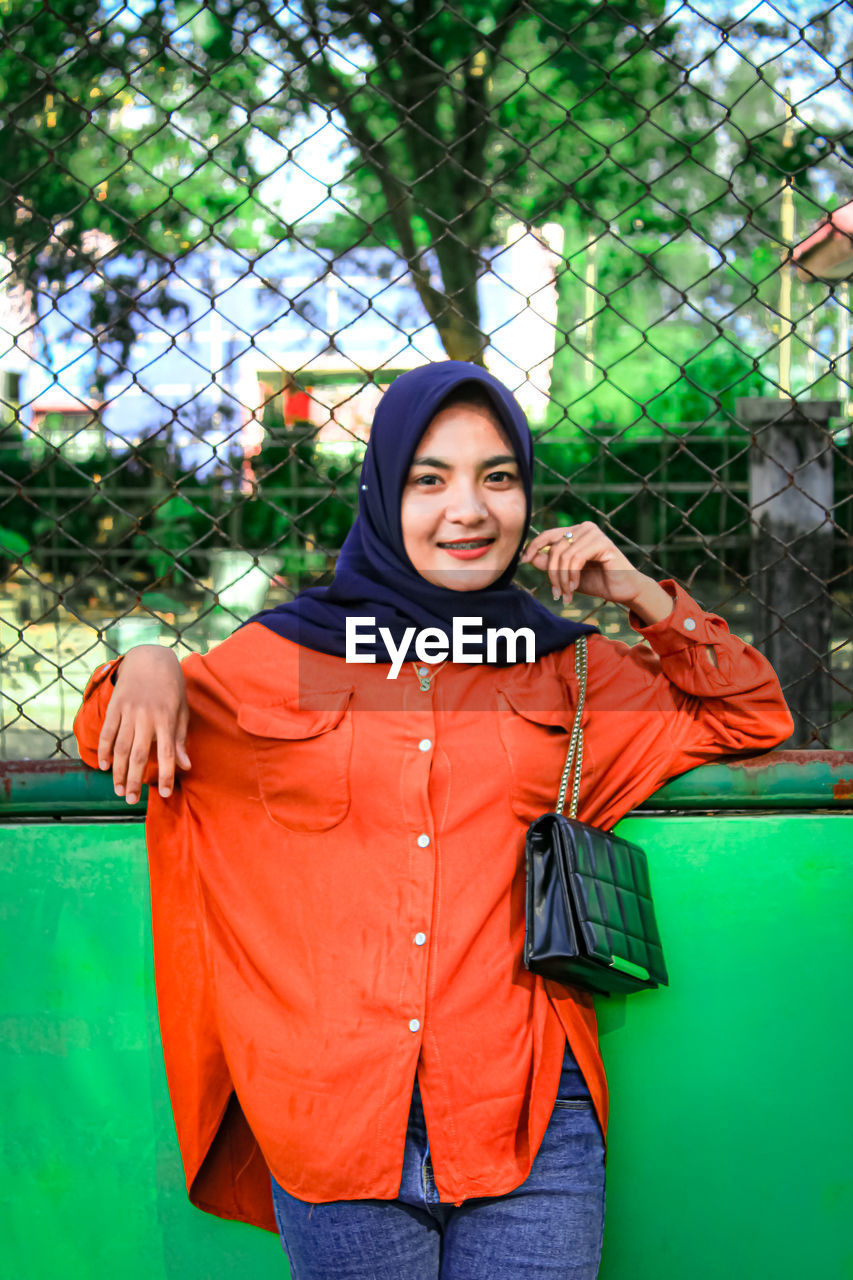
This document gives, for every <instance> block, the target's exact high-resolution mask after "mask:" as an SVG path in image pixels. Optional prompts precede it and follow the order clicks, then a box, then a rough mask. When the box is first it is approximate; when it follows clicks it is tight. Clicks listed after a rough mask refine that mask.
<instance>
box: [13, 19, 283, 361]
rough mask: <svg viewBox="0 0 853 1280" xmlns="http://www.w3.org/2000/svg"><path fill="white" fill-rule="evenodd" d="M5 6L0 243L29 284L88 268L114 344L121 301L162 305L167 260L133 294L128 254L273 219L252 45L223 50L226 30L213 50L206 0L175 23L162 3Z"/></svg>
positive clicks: (261, 234)
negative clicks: (126, 273) (259, 162)
mask: <svg viewBox="0 0 853 1280" xmlns="http://www.w3.org/2000/svg"><path fill="white" fill-rule="evenodd" d="M194 10H195V6H193V11H194ZM183 12H184V16H185V17H187V16H189V10H186V8H185V10H184V11H183ZM6 15H7V21H6V31H5V39H4V41H3V43H2V45H0V85H2V89H3V104H4V110H3V114H4V121H3V124H4V127H3V128H2V130H0V169H2V173H3V178H4V189H5V192H6V194H5V196H4V197H2V199H0V245H3V246H4V251H5V253H6V255H7V257H8V258H9V260H10V262H11V266H12V271H13V275H14V278H15V279H16V280H19V281H22V282H23V283H25V284H26V285H27V286H28V287H30V288H34V289H35V290H36V291H37V294H36V296H37V297H38V296H39V294H44V293H45V292H46V291H50V290H51V285H54V289H53V292H55V291H56V289H57V288H61V286H62V284H63V282H64V281H65V280H66V279H67V278H68V277H69V276H70V275H71V274H72V273H74V272H76V271H83V272H84V273H86V274H89V273H92V277H93V280H94V281H95V282H98V281H99V283H97V284H96V288H95V290H94V292H93V293H92V316H91V324H92V328H93V331H94V332H95V334H96V340H97V342H99V343H107V342H108V343H111V344H116V345H117V346H118V348H119V350H120V352H121V353H122V354H123V355H126V353H127V350H128V349H129V346H130V344H131V343H132V341H133V337H134V332H133V325H132V324H131V318H132V317H131V313H132V312H135V313H136V314H137V317H142V316H144V313H145V311H146V310H148V309H155V308H157V309H166V310H168V309H169V307H170V306H171V305H172V302H171V299H170V298H169V296H168V290H167V287H166V281H167V277H168V271H163V270H161V271H159V272H157V271H156V270H155V273H154V274H155V276H159V279H160V284H159V286H158V287H155V288H153V289H151V290H150V291H148V292H147V293H146V296H145V298H144V299H143V298H140V297H138V296H136V297H135V296H134V285H135V282H136V278H137V274H136V273H138V271H139V268H140V267H143V268H144V266H145V264H146V263H148V262H152V263H155V264H161V267H162V266H166V267H167V266H168V264H169V263H170V262H172V261H173V260H175V259H177V258H180V257H181V256H183V255H184V254H185V253H186V252H188V251H190V250H191V249H192V248H194V247H195V246H196V245H198V244H201V243H203V242H205V241H206V240H207V239H208V238H209V237H210V236H211V235H216V236H217V237H218V238H220V239H224V240H226V241H227V242H229V243H231V244H233V245H235V246H237V247H250V248H251V247H256V246H257V245H258V244H259V243H260V242H261V241H262V240H264V238H266V242H267V243H271V242H272V238H273V237H275V236H278V235H280V234H281V231H282V228H281V224H280V222H279V221H278V219H277V218H276V217H275V216H274V215H271V214H270V213H269V212H268V211H266V210H264V209H263V207H262V206H261V205H260V203H259V202H258V201H257V199H256V197H255V196H254V195H253V194H252V192H251V190H250V189H249V185H248V184H249V183H250V182H251V179H252V178H253V177H254V176H255V173H254V169H253V167H252V163H251V157H250V153H249V139H250V136H251V124H250V123H249V120H248V118H247V115H246V113H247V112H251V111H252V110H253V109H255V108H256V107H258V106H259V105H260V103H261V102H262V101H263V93H262V90H261V88H260V86H259V83H258V81H259V77H260V76H261V74H262V70H263V66H264V65H265V64H264V61H263V59H262V58H260V57H259V56H258V55H257V54H255V53H254V52H253V51H252V50H251V49H250V48H249V49H242V52H241V57H240V58H239V59H237V58H235V57H234V56H233V53H234V49H235V48H236V47H237V46H238V45H239V40H238V37H237V33H232V34H231V44H230V45H229V48H230V49H231V57H230V60H226V59H225V53H226V49H225V45H224V44H223V30H222V29H221V24H220V23H219V22H218V19H217V18H216V15H215V14H213V13H211V12H210V11H208V10H202V11H201V12H200V13H199V14H198V16H197V18H195V19H193V21H192V22H191V23H190V25H189V28H186V27H185V28H183V29H179V30H177V31H176V27H178V28H179V27H180V24H179V23H178V21H177V19H178V14H176V13H175V12H174V11H171V12H170V9H169V5H168V4H156V5H154V6H150V7H144V8H143V10H142V11H141V12H138V11H137V12H135V11H133V10H131V9H128V8H126V7H120V8H119V9H116V8H115V7H114V6H110V5H106V4H103V3H101V0H54V2H53V3H52V4H51V5H50V6H48V5H45V4H43V3H42V0H9V3H8V4H7V5H6ZM211 24H212V25H211ZM193 32H194V33H195V34H196V35H197V37H198V40H199V47H198V48H195V47H194V46H193ZM188 41H189V47H188ZM188 54H191V55H192V54H194V55H197V56H196V57H195V58H192V57H191V58H189V59H188V57H187V55H188ZM199 60H200V61H201V67H202V69H203V71H204V78H203V79H202V80H199V77H198V65H199ZM121 258H124V259H127V258H131V259H132V260H133V263H134V275H133V276H132V277H126V278H124V279H119V278H118V277H117V276H116V274H115V271H114V270H113V272H112V273H110V272H108V267H109V266H110V264H111V263H114V262H115V261H116V260H117V259H121ZM108 274H111V276H112V278H111V279H110V281H109V282H108V281H107V275H108ZM128 286H130V288H129V290H128ZM138 322H139V321H138V319H137V326H138Z"/></svg>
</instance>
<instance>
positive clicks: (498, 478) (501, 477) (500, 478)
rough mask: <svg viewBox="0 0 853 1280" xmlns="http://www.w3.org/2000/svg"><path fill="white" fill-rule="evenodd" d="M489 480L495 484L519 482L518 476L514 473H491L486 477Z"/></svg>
mask: <svg viewBox="0 0 853 1280" xmlns="http://www.w3.org/2000/svg"><path fill="white" fill-rule="evenodd" d="M486 479H487V480H491V482H492V483H493V484H494V483H505V482H506V481H507V480H517V479H518V476H517V475H516V474H515V472H514V471H490V472H489V474H488V475H487V476H486Z"/></svg>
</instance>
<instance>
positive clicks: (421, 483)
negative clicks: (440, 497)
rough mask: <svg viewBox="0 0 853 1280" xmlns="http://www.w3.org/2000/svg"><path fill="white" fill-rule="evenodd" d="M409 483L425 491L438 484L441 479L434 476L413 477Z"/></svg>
mask: <svg viewBox="0 0 853 1280" xmlns="http://www.w3.org/2000/svg"><path fill="white" fill-rule="evenodd" d="M411 483H412V484H414V485H417V486H418V488H419V489H427V488H432V487H433V486H434V485H437V484H440V483H441V477H440V476H437V475H435V474H432V475H423V476H413V477H412V480H411Z"/></svg>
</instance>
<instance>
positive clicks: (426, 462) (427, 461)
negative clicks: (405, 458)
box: [412, 458, 450, 471]
mask: <svg viewBox="0 0 853 1280" xmlns="http://www.w3.org/2000/svg"><path fill="white" fill-rule="evenodd" d="M412 466H413V467H440V468H441V470H442V471H449V470H450V463H449V462H442V461H441V458H412Z"/></svg>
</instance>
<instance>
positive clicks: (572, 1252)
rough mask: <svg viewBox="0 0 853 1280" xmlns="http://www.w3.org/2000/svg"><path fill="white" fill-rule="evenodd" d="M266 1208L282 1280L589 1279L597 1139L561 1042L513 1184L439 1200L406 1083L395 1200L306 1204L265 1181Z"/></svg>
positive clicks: (597, 1232) (600, 1161)
mask: <svg viewBox="0 0 853 1280" xmlns="http://www.w3.org/2000/svg"><path fill="white" fill-rule="evenodd" d="M273 1203H274V1205H275V1214H276V1221H277V1223H278V1229H279V1235H280V1236H281V1243H282V1247H283V1249H284V1251H285V1253H286V1254H287V1256H288V1260H289V1262H290V1273H291V1276H292V1280H519V1277H520V1276H524V1278H525V1280H528V1278H529V1280H546V1277H547V1280H557V1278H558V1277H559V1280H595V1277H596V1276H597V1275H598V1264H599V1259H600V1256H601V1237H602V1232H603V1229H604V1144H603V1142H602V1139H601V1130H600V1129H599V1126H598V1121H597V1119H596V1116H595V1112H594V1111H593V1109H592V1103H591V1101H590V1098H589V1091H588V1089H587V1087H586V1084H585V1083H584V1080H583V1077H582V1076H581V1074H580V1071H579V1070H578V1067H577V1064H576V1063H575V1060H574V1058H573V1056H572V1054H571V1052H570V1050H569V1048H568V1046H566V1057H565V1059H564V1062H563V1070H562V1075H561V1077H560V1088H559V1091H558V1094H557V1102H556V1104H555V1106H554V1111H553V1113H552V1116H551V1119H550V1121H549V1123H548V1128H547V1130H546V1131H545V1137H544V1139H543V1141H542V1146H541V1147H540V1149H539V1151H538V1152H537V1155H536V1159H535V1160H534V1161H533V1167H532V1168H531V1170H530V1173H529V1174H528V1176H527V1178H526V1179H525V1180H524V1182H522V1184H521V1185H520V1186H519V1187H516V1188H515V1190H514V1191H510V1192H508V1193H507V1194H506V1195H502V1196H484V1197H482V1198H479V1199H473V1200H466V1201H465V1202H464V1203H463V1204H462V1205H460V1206H458V1207H457V1206H456V1205H453V1204H440V1203H439V1200H438V1194H437V1192H436V1189H435V1182H434V1180H433V1173H432V1163H431V1161H430V1156H429V1143H428V1141H427V1133H426V1125H425V1124H424V1113H423V1107H422V1105H421V1097H420V1091H419V1089H418V1084H417V1080H416V1081H415V1087H414V1092H413V1094H412V1109H411V1112H410V1114H409V1126H408V1130H407V1132H406V1146H405V1151H404V1155H403V1177H402V1181H401V1184H400V1194H399V1196H398V1198H397V1199H396V1200H333V1201H329V1202H327V1203H325V1204H316V1205H312V1204H307V1203H306V1202H305V1201H303V1200H297V1199H296V1198H295V1196H291V1195H289V1194H288V1193H287V1192H286V1191H284V1190H282V1188H281V1187H280V1186H279V1185H278V1183H277V1182H275V1180H273Z"/></svg>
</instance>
